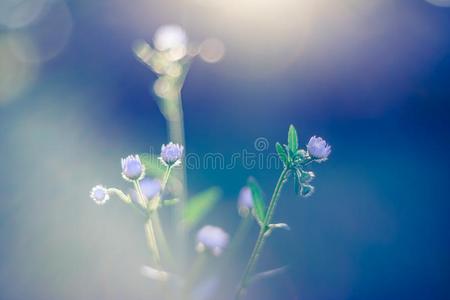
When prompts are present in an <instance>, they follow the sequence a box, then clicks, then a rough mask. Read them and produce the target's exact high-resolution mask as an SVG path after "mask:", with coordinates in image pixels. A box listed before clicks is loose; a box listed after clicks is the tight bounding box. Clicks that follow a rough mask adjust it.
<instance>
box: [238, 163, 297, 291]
mask: <svg viewBox="0 0 450 300" xmlns="http://www.w3.org/2000/svg"><path fill="white" fill-rule="evenodd" d="M288 173H289V170H288V169H287V168H284V169H283V171H282V172H281V174H280V178H279V179H278V182H277V185H276V186H275V190H274V191H273V195H272V199H271V200H270V203H269V207H268V208H267V213H266V217H265V219H264V222H263V224H261V229H260V230H259V235H258V239H257V240H256V243H255V247H254V248H253V252H252V255H251V256H250V259H249V261H248V263H247V267H246V268H245V271H244V275H243V276H242V279H241V282H240V283H239V288H238V290H237V293H236V299H237V300H238V299H241V297H242V296H243V295H244V293H245V290H246V288H247V286H248V284H249V282H250V276H251V275H252V273H253V270H254V269H255V266H256V263H257V261H258V258H259V256H260V254H261V251H262V249H263V246H264V243H265V241H266V239H267V237H268V236H267V235H266V232H267V230H269V224H270V222H271V221H272V217H273V214H274V212H275V208H276V206H277V203H278V199H279V198H280V192H281V189H282V188H283V185H284V183H285V182H286V179H287V176H288Z"/></svg>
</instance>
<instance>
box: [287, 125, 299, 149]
mask: <svg viewBox="0 0 450 300" xmlns="http://www.w3.org/2000/svg"><path fill="white" fill-rule="evenodd" d="M288 146H289V150H290V152H291V153H292V154H293V156H294V155H295V154H297V149H298V135H297V130H296V129H295V127H294V125H291V126H289V133H288Z"/></svg>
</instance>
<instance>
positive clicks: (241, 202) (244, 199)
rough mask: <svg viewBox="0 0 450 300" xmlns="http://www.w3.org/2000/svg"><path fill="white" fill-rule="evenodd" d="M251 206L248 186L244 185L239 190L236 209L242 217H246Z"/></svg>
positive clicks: (251, 199)
mask: <svg viewBox="0 0 450 300" xmlns="http://www.w3.org/2000/svg"><path fill="white" fill-rule="evenodd" d="M252 208H253V196H252V191H251V190H250V188H249V187H247V186H244V187H243V188H242V189H241V191H240V192H239V197H238V211H239V214H240V215H241V216H242V217H246V216H247V215H248V214H249V212H250V210H251V209H252Z"/></svg>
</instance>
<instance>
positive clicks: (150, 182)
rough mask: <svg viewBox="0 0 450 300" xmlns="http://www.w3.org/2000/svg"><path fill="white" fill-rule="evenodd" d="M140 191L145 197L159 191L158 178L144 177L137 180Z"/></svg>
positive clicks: (149, 196) (153, 195)
mask: <svg viewBox="0 0 450 300" xmlns="http://www.w3.org/2000/svg"><path fill="white" fill-rule="evenodd" d="M139 184H140V185H141V190H142V193H143V194H144V196H145V197H147V199H152V198H153V197H155V196H156V194H158V193H159V192H160V191H161V182H160V181H159V180H158V179H150V178H144V179H143V180H141V182H139Z"/></svg>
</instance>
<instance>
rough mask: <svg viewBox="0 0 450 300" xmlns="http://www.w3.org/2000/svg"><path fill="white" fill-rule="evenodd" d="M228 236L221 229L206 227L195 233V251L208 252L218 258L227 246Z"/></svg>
mask: <svg viewBox="0 0 450 300" xmlns="http://www.w3.org/2000/svg"><path fill="white" fill-rule="evenodd" d="M228 241H229V236H228V233H226V232H225V231H224V230H223V229H222V228H220V227H216V226H211V225H206V226H203V227H202V228H201V229H200V230H199V231H198V232H197V251H199V252H202V251H204V250H205V249H208V250H210V251H211V252H212V253H213V254H214V255H215V256H219V255H220V254H221V253H222V251H223V249H225V248H226V247H227V245H228Z"/></svg>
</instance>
